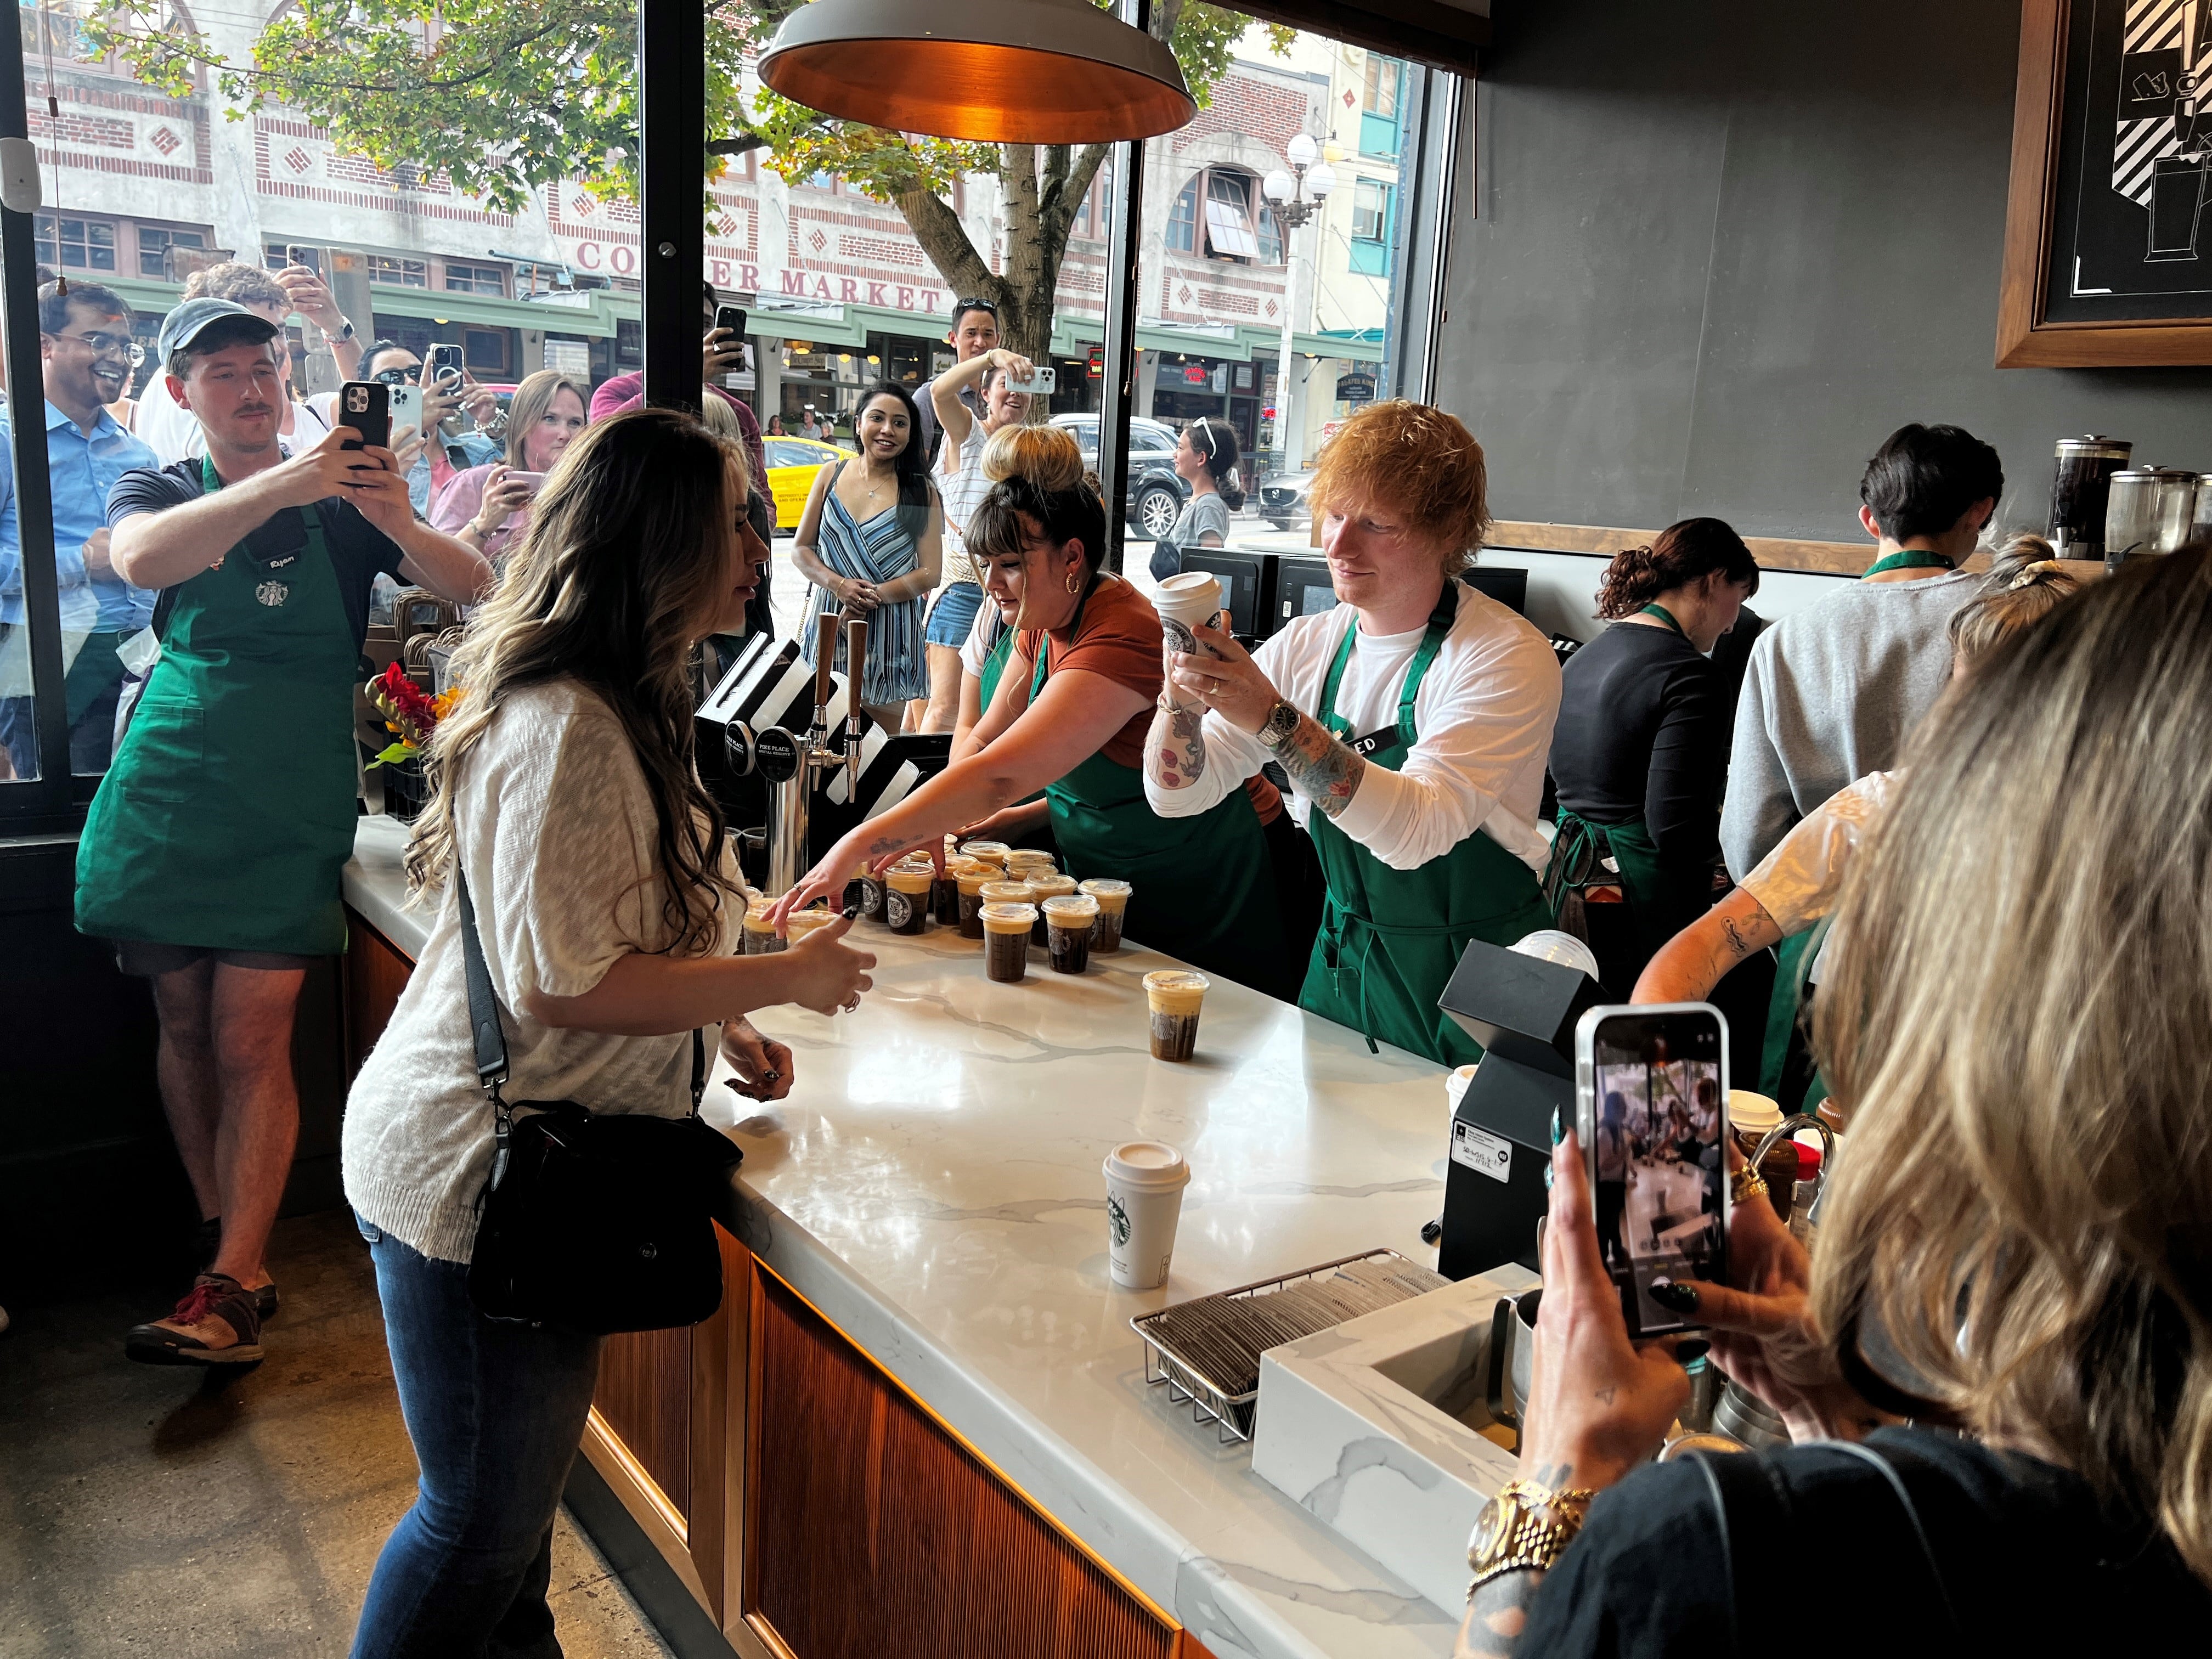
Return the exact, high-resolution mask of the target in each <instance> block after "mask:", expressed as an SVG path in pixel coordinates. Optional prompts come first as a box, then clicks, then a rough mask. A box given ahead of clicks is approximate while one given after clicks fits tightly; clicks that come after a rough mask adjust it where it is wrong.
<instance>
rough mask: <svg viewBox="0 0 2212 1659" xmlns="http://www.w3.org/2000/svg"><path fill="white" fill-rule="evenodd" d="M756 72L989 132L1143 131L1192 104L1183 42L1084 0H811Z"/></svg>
mask: <svg viewBox="0 0 2212 1659" xmlns="http://www.w3.org/2000/svg"><path fill="white" fill-rule="evenodd" d="M760 77H761V80H762V81H763V82H765V83H766V84H767V85H768V86H769V88H772V89H773V90H775V91H776V92H779V93H781V94H783V96H785V97H786V98H788V99H790V100H792V101H793V103H799V104H804V105H805V106H807V107H808V108H809V109H814V110H819V111H821V112H822V113H823V114H824V115H832V116H836V117H838V118H841V119H843V120H848V121H865V122H866V123H867V124H868V125H871V126H878V127H888V128H890V130H891V131H895V132H916V133H927V134H929V135H931V136H932V137H940V138H964V139H969V140H971V141H975V142H977V143H1017V144H1086V143H1108V142H1110V141H1113V140H1115V139H1121V138H1148V137H1152V136H1153V135H1154V134H1156V133H1162V132H1172V131H1175V130H1176V128H1177V127H1180V126H1182V125H1184V124H1185V123H1186V122H1188V120H1189V119H1190V118H1191V117H1192V116H1194V115H1195V114H1196V113H1197V112H1198V105H1197V103H1196V102H1195V100H1193V99H1192V97H1191V95H1190V88H1188V87H1187V86H1186V85H1184V84H1183V78H1182V69H1181V68H1180V67H1179V66H1178V65H1177V64H1176V60H1175V54H1174V53H1173V52H1170V51H1169V50H1168V48H1167V46H1165V45H1164V43H1163V42H1161V41H1158V40H1154V39H1153V38H1152V36H1151V35H1149V34H1146V33H1144V31H1142V30H1141V29H1134V28H1132V27H1129V26H1128V25H1127V23H1124V22H1122V21H1121V20H1120V19H1119V18H1117V17H1115V16H1114V15H1112V14H1111V13H1110V12H1105V11H1102V10H1100V9H1098V8H1097V6H1095V5H1091V4H1090V3H1089V0H811V3H810V4H807V5H804V6H801V7H799V9H798V10H796V11H794V12H793V13H792V14H791V15H789V16H787V17H786V18H785V19H784V20H783V24H782V27H780V28H778V29H777V30H776V32H775V39H774V40H771V41H769V46H768V50H767V52H764V53H763V54H762V57H761V60H760Z"/></svg>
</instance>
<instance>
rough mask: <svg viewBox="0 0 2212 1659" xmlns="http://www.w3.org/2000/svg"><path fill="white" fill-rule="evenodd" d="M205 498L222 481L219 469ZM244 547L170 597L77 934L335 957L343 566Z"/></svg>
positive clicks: (109, 786)
mask: <svg viewBox="0 0 2212 1659" xmlns="http://www.w3.org/2000/svg"><path fill="white" fill-rule="evenodd" d="M201 487H202V489H204V491H205V492H206V493H208V494H210V495H211V494H213V493H214V492H215V491H216V489H220V488H222V481H221V480H220V479H218V478H217V477H216V473H215V468H214V466H213V465H212V464H211V463H209V462H207V461H205V460H203V461H202V463H201ZM301 512H302V513H304V515H305V517H306V520H307V544H306V545H305V546H304V547H302V548H301V550H299V551H298V552H296V553H294V554H291V555H289V556H285V557H283V558H280V559H277V560H275V561H272V562H269V563H265V564H264V563H257V562H255V560H254V559H253V557H252V555H251V554H250V553H249V552H248V550H247V548H246V544H243V543H241V544H240V545H238V546H236V547H234V548H233V549H231V550H230V551H229V552H228V554H227V555H225V556H224V557H223V559H222V562H220V563H219V564H217V565H216V566H215V567H214V568H210V569H208V570H204V571H202V572H201V573H200V574H198V575H197V576H193V577H191V578H189V579H188V580H185V581H184V582H183V583H181V584H179V586H178V588H177V589H176V601H175V606H174V609H173V611H171V612H170V614H169V617H168V620H167V624H166V626H165V627H164V629H163V630H162V635H161V657H160V659H159V660H157V661H156V662H155V665H154V667H153V671H152V672H151V673H150V674H149V677H148V678H147V682H146V688H145V691H144V694H143V696H141V697H140V699H139V701H138V705H137V711H136V712H135V713H134V714H132V716H131V725H130V728H129V730H128V731H127V732H125V734H124V738H123V742H122V744H120V746H119V747H118V749H117V750H116V753H115V758H114V760H113V763H112V764H111V765H110V766H109V768H108V770H107V775H106V777H104V778H103V779H102V780H101V781H100V790H99V793H97V794H95V795H94V797H93V803H92V810H91V812H90V814H89V816H88V817H87V818H86V820H85V826H84V835H83V837H82V840H81V841H80V842H78V845H77V860H76V925H77V927H78V929H79V931H81V932H82V933H89V934H93V935H94V936H97V937H100V938H105V939H133V940H140V941H143V942H146V943H151V944H163V945H202V946H207V947H210V948H214V949H217V950H232V951H281V952H285V953H289V954H294V955H301V956H328V955H334V954H336V953H337V952H339V951H343V950H344V948H345V917H344V911H343V906H342V904H341V902H340V900H339V896H338V883H339V872H340V871H341V869H343V866H344V865H345V861H346V860H347V859H348V858H349V856H351V854H352V851H353V838H354V831H355V829H356V823H357V816H356V807H355V804H354V803H355V793H356V781H355V765H354V756H353V744H352V741H351V732H352V727H353V707H354V704H353V692H354V687H353V681H354V675H355V672H356V657H357V654H358V653H359V650H360V646H359V642H358V641H356V640H354V639H352V638H351V637H350V635H351V633H352V628H351V625H350V623H349V622H348V620H347V616H346V607H345V601H344V599H343V597H342V596H341V594H340V593H339V592H338V581H337V571H336V569H335V568H333V567H332V565H331V560H330V555H329V551H328V550H327V548H326V547H325V543H324V538H323V525H322V519H321V516H320V514H319V512H318V510H317V509H316V508H315V507H305V508H302V509H301Z"/></svg>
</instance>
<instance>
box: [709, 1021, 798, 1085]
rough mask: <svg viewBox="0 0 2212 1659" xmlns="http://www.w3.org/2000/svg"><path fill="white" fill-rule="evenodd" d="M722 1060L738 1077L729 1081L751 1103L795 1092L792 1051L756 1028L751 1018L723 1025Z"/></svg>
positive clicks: (727, 1022)
mask: <svg viewBox="0 0 2212 1659" xmlns="http://www.w3.org/2000/svg"><path fill="white" fill-rule="evenodd" d="M722 1058H723V1059H725V1060H728V1061H729V1062H730V1069H731V1070H732V1072H734V1073H736V1074H737V1075H736V1076H734V1077H732V1078H729V1079H726V1082H727V1083H728V1084H729V1086H730V1087H731V1089H732V1090H733V1091H736V1092H737V1093H738V1094H741V1095H743V1096H744V1097H745V1098H746V1099H748V1100H763V1101H765V1100H781V1099H782V1098H783V1097H785V1096H786V1095H787V1094H789V1093H790V1092H791V1083H792V1061H791V1050H790V1049H789V1048H786V1047H785V1046H784V1045H783V1044H782V1043H781V1042H772V1041H770V1040H769V1038H767V1037H764V1036H762V1035H761V1034H760V1033H759V1032H758V1031H757V1030H754V1029H753V1024H752V1022H751V1021H750V1020H749V1019H744V1018H738V1019H726V1020H724V1021H723V1022H722Z"/></svg>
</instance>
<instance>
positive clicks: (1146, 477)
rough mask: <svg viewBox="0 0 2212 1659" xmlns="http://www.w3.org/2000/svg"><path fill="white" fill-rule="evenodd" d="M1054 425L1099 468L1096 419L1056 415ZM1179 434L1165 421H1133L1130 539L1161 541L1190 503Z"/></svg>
mask: <svg viewBox="0 0 2212 1659" xmlns="http://www.w3.org/2000/svg"><path fill="white" fill-rule="evenodd" d="M1052 423H1053V424H1054V426H1057V427H1065V428H1066V429H1067V430H1068V431H1069V432H1070V433H1071V434H1073V436H1074V438H1075V441H1076V444H1077V447H1079V448H1080V449H1081V450H1082V451H1083V459H1084V460H1085V463H1086V464H1087V465H1091V466H1092V467H1096V466H1097V465H1098V417H1097V416H1096V415H1055V416H1053V417H1052ZM1176 441H1177V440H1176V429H1175V428H1173V427H1171V426H1170V425H1168V423H1167V422H1164V421H1155V420H1151V419H1148V418H1146V417H1145V416H1132V417H1131V419H1130V421H1129V533H1130V534H1131V535H1132V536H1137V537H1143V538H1150V539H1151V540H1153V541H1159V540H1161V539H1163V538H1165V537H1166V535H1167V533H1168V532H1170V531H1171V530H1173V529H1174V528H1175V522H1176V520H1177V519H1178V518H1180V517H1182V504H1183V503H1184V502H1185V501H1188V500H1189V499H1190V486H1189V485H1188V484H1187V483H1184V482H1183V481H1182V479H1181V478H1179V477H1176V470H1175V453H1176Z"/></svg>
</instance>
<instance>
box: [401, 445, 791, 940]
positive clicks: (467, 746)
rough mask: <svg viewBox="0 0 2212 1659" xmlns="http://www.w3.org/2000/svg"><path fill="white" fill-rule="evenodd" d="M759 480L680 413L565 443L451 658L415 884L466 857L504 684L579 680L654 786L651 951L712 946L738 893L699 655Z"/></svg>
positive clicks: (415, 847)
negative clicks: (696, 689)
mask: <svg viewBox="0 0 2212 1659" xmlns="http://www.w3.org/2000/svg"><path fill="white" fill-rule="evenodd" d="M749 488H750V486H749V485H748V483H747V473H746V467H745V452H744V447H743V446H742V445H739V444H736V443H732V442H730V441H726V440H724V439H721V438H718V437H716V436H715V435H714V434H713V433H712V432H710V431H708V429H707V428H706V427H704V426H703V425H702V424H701V423H700V422H698V420H697V419H696V418H695V417H694V416H690V415H688V414H686V413H684V412H683V411H682V410H670V409H646V410H634V411H632V412H631V413H629V414H627V415H617V416H613V417H611V419H608V420H604V421H600V422H597V423H596V424H594V425H592V426H589V427H586V428H585V429H584V431H583V433H582V435H580V436H579V437H578V438H577V440H576V441H575V442H574V443H572V444H570V445H569V446H568V449H567V450H566V451H565V452H563V453H562V457H561V459H559V460H558V461H557V462H556V463H555V464H554V467H553V470H552V471H551V472H550V473H549V474H548V475H547V477H546V479H545V486H544V489H540V490H539V491H538V499H537V501H536V502H535V503H534V505H533V507H532V512H531V517H530V529H529V531H528V532H527V534H526V536H525V537H524V538H523V541H522V545H521V547H520V550H518V551H517V552H515V553H514V555H513V556H512V557H511V558H509V559H508V561H507V568H506V571H505V572H504V574H502V575H501V579H500V585H499V587H498V590H497V591H496V592H494V593H493V595H492V597H491V598H490V599H489V600H487V601H486V602H485V604H484V605H483V608H482V609H481V610H479V611H477V614H476V615H475V616H474V617H471V619H470V622H469V624H468V631H467V633H466V634H465V635H463V637H462V641H461V645H460V648H459V650H458V651H457V652H455V653H454V655H453V678H454V679H455V680H457V681H458V682H459V684H461V686H462V687H463V688H464V690H463V691H462V695H461V698H460V701H459V703H457V704H456V705H455V707H454V708H453V713H452V714H449V715H448V716H447V718H446V719H445V720H442V721H441V722H440V723H439V725H438V726H437V728H436V729H435V731H434V732H432V733H431V738H430V744H429V747H428V750H425V751H424V755H423V761H424V767H425V770H426V773H427V775H428V779H429V781H430V785H431V797H430V802H429V805H428V806H427V807H426V808H425V809H424V811H423V813H422V819H421V821H420V822H419V823H417V824H416V828H415V833H414V835H413V836H412V837H411V838H410V841H409V842H408V844H407V880H408V885H409V887H410V889H411V890H414V891H416V892H421V891H422V890H426V889H431V888H435V887H437V886H440V885H441V884H443V882H444V881H445V878H446V872H447V871H448V870H449V869H451V868H452V866H453V852H454V844H453V785H454V783H455V781H457V780H459V778H460V777H461V776H462V775H463V774H465V772H466V770H467V769H468V765H469V761H470V757H471V755H472V754H473V753H474V752H475V750H476V748H477V744H479V743H481V742H482V741H483V736H484V733H485V732H486V731H488V730H489V728H490V726H491V723H492V721H493V720H495V719H496V718H497V717H498V714H499V711H500V708H501V705H502V704H503V703H504V702H505V701H506V699H507V695H508V694H509V693H511V692H513V691H515V690H520V689H521V688H523V687H526V686H531V685H538V684H544V683H545V682H546V681H548V680H552V679H557V678H572V679H575V680H580V681H581V682H582V683H583V684H585V685H586V687H588V688H589V689H590V690H592V691H593V692H595V693H596V694H597V695H598V696H599V698H600V699H601V700H602V701H604V702H605V703H606V705H607V707H608V708H611V709H612V710H613V711H614V714H615V717H616V718H617V720H620V721H621V722H622V726H623V731H624V732H626V733H627V734H628V736H629V741H630V747H631V750H632V751H633V752H634V753H635V757H636V759H637V763H638V766H639V767H640V769H641V770H642V771H643V772H644V774H645V782H646V787H647V791H648V792H649V793H651V795H652V797H653V817H654V821H655V823H656V826H657V829H656V838H655V839H656V846H655V857H654V864H655V866H656V867H655V873H656V875H657V877H658V878H659V883H660V885H661V889H662V912H661V921H662V924H663V927H662V931H663V933H665V939H663V940H662V941H661V942H660V943H659V945H653V946H651V947H650V948H656V949H659V950H663V951H672V952H675V953H678V954H683V955H696V954H698V953H700V952H702V951H708V950H711V949H713V948H714V945H716V944H717V943H718V942H719V940H720V935H721V920H720V915H721V909H722V905H723V903H724V902H725V900H726V898H727V897H728V896H730V895H731V894H732V893H734V892H735V891H737V889H736V888H735V887H734V886H732V884H731V882H730V880H729V878H727V877H726V874H725V873H724V871H723V860H722V852H723V823H722V814H721V811H720V808H718V807H717V806H716V805H715V804H714V798H713V797H712V796H711V795H709V794H708V793H707V791H706V788H705V787H704V786H702V784H701V783H700V781H699V774H698V770H697V768H696V764H695V763H694V758H693V755H694V742H695V739H694V737H693V732H694V714H695V708H696V704H695V699H694V696H693V690H692V681H691V672H690V663H691V655H692V649H693V647H694V645H695V644H696V641H697V640H698V638H699V636H700V635H702V634H703V633H704V632H705V631H706V628H707V623H708V618H710V617H712V616H713V615H714V611H716V609H717V608H718V607H719V605H720V603H721V601H722V600H723V599H725V598H726V596H727V593H728V591H729V588H728V581H729V565H728V559H729V545H730V540H731V538H732V536H733V535H734V534H735V533H736V526H737V521H738V518H739V516H740V515H741V514H742V513H743V511H744V502H745V499H746V496H747V494H748V491H749ZM602 763H603V764H615V763H616V762H614V761H613V760H612V759H611V757H610V758H608V759H606V760H605V761H603V762H602ZM638 948H639V949H641V950H643V949H647V948H649V942H648V941H646V940H640V941H638Z"/></svg>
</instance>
